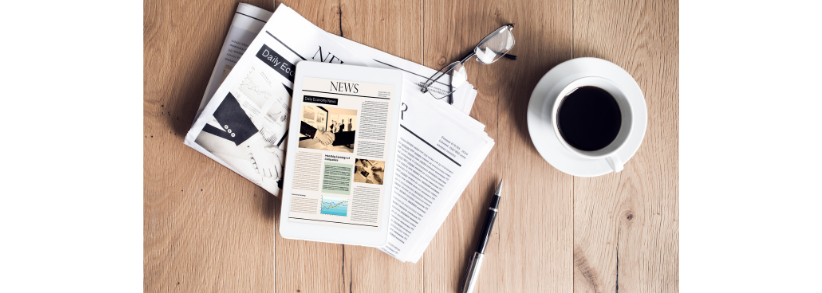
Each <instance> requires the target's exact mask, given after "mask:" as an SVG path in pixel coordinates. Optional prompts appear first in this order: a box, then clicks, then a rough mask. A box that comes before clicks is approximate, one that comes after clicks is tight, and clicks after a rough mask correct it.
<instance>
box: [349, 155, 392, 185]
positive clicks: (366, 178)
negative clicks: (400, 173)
mask: <svg viewBox="0 0 822 293" xmlns="http://www.w3.org/2000/svg"><path fill="white" fill-rule="evenodd" d="M384 175H385V161H376V160H368V159H354V182H359V183H369V184H377V185H382V179H383V176H384Z"/></svg>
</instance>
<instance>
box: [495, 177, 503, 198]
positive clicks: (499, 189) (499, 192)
mask: <svg viewBox="0 0 822 293" xmlns="http://www.w3.org/2000/svg"><path fill="white" fill-rule="evenodd" d="M502 180H503V179H500V180H499V185H497V192H495V193H494V194H496V195H501V194H502Z"/></svg>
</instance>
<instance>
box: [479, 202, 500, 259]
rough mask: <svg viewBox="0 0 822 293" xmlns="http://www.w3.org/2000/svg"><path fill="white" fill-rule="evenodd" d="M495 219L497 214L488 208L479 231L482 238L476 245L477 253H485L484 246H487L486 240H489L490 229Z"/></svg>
mask: <svg viewBox="0 0 822 293" xmlns="http://www.w3.org/2000/svg"><path fill="white" fill-rule="evenodd" d="M496 219H497V212H496V211H494V210H492V209H491V208H489V209H488V214H486V215H485V223H484V224H482V231H480V235H482V237H481V238H480V239H479V241H480V242H479V243H478V244H477V252H478V253H482V254H484V253H485V246H486V245H488V239H489V238H491V229H493V228H494V221H495V220H496Z"/></svg>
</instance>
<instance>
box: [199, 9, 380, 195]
mask: <svg viewBox="0 0 822 293" xmlns="http://www.w3.org/2000/svg"><path fill="white" fill-rule="evenodd" d="M246 51H247V53H246V54H243V55H242V57H240V59H239V61H238V62H237V63H236V64H235V66H234V68H233V69H232V70H231V72H230V73H229V74H228V76H227V77H226V78H225V80H224V81H223V83H222V84H221V85H220V86H219V87H218V89H217V90H216V91H215V93H214V95H213V97H212V98H211V99H210V100H209V102H208V103H207V104H206V106H205V107H204V108H203V111H202V113H201V114H200V116H199V117H198V118H197V119H196V121H195V123H194V125H193V126H192V128H191V130H189V132H188V134H187V135H186V140H185V143H186V145H189V146H191V147H192V148H194V149H196V150H197V151H199V152H201V153H203V154H205V155H207V156H209V157H210V158H212V159H214V160H215V161H217V162H219V163H220V164H222V165H225V166H226V167H228V168H229V169H231V170H232V171H234V172H237V173H238V174H240V175H242V176H243V177H245V178H247V179H248V180H250V181H251V182H254V183H255V184H257V185H259V186H260V187H262V188H263V189H265V190H266V191H268V192H270V193H272V194H274V195H279V193H280V189H281V188H282V166H283V162H284V160H285V157H284V152H285V146H286V143H285V138H286V136H287V124H288V115H289V112H290V103H291V92H292V86H293V84H292V82H293V79H294V70H295V65H294V64H296V63H297V62H298V61H302V60H306V61H316V62H329V63H341V64H342V63H345V64H352V65H364V66H368V65H373V62H368V59H366V58H362V57H360V56H359V54H357V53H354V52H352V51H350V50H349V49H348V48H347V47H344V46H341V45H339V44H338V43H337V42H334V41H332V40H330V39H328V38H327V34H326V33H325V32H324V31H322V30H321V29H319V28H318V27H316V26H314V25H313V24H311V23H310V22H309V21H308V20H306V19H304V18H302V17H301V16H299V14H297V13H296V12H294V10H291V9H290V8H288V7H286V6H285V5H280V8H279V9H277V11H276V12H275V13H274V14H273V15H272V17H271V18H270V19H269V21H268V22H267V23H266V24H265V25H264V26H263V28H262V29H261V32H260V34H258V35H257V37H256V38H255V39H254V40H253V41H252V42H251V44H249V45H248V47H247V49H246ZM359 61H363V62H359Z"/></svg>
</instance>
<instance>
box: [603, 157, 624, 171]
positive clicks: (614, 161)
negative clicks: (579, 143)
mask: <svg viewBox="0 0 822 293" xmlns="http://www.w3.org/2000/svg"><path fill="white" fill-rule="evenodd" d="M605 161H606V162H608V166H611V170H614V173H616V172H619V171H622V160H621V159H619V157H617V156H616V155H613V156H610V157H607V158H605Z"/></svg>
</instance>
